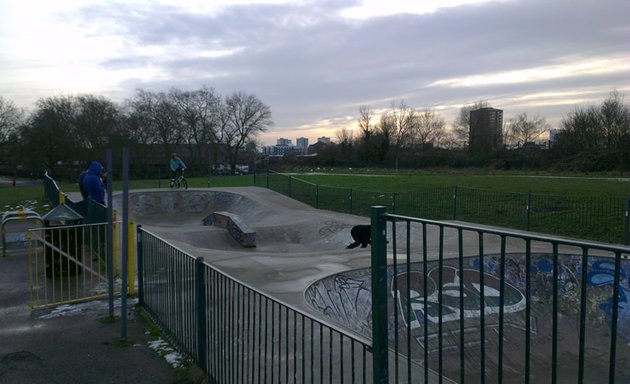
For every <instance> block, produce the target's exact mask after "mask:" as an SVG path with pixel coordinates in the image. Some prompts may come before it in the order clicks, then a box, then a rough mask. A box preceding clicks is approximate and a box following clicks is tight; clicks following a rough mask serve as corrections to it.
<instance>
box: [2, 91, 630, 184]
mask: <svg viewBox="0 0 630 384" xmlns="http://www.w3.org/2000/svg"><path fill="white" fill-rule="evenodd" d="M487 107H490V104H489V103H488V102H487V101H484V100H480V101H477V102H474V103H471V104H469V105H465V106H463V107H461V109H460V111H459V114H458V116H457V117H456V119H455V121H454V122H453V123H452V126H451V127H450V129H449V128H448V127H447V125H446V122H445V120H444V119H443V118H442V117H441V116H440V115H439V113H437V112H436V111H434V110H431V109H422V110H419V109H416V108H413V107H411V106H409V105H407V104H406V103H405V102H404V101H395V102H393V103H392V104H391V106H390V108H389V109H387V110H386V111H379V113H378V114H377V113H376V112H375V111H373V110H372V109H371V108H370V107H369V106H362V107H360V108H359V111H358V115H359V116H358V119H357V123H358V124H357V125H358V129H355V130H350V129H348V128H344V129H341V130H339V131H338V132H337V135H336V136H337V137H336V140H335V143H334V144H333V145H330V146H326V147H324V148H323V149H321V150H320V153H319V154H318V156H316V157H304V158H300V157H297V156H296V155H295V154H288V155H286V156H285V157H284V158H282V159H273V160H270V162H269V163H268V164H269V166H275V165H277V166H283V165H286V164H289V165H291V164H303V163H304V164H307V165H327V166H334V165H339V166H354V167H361V166H370V167H387V168H423V167H494V168H501V169H514V168H529V169H539V168H544V167H553V168H555V169H559V170H564V171H584V172H591V171H607V170H619V171H628V170H629V169H630V108H629V107H628V105H627V104H626V103H625V100H624V97H623V96H622V95H621V94H620V93H619V92H617V91H613V92H611V93H610V95H609V97H608V98H607V99H606V100H604V101H603V102H602V103H601V104H600V105H591V106H586V107H581V106H576V107H575V109H574V110H573V111H571V112H570V113H568V114H567V116H565V117H564V118H563V119H562V120H561V123H560V129H559V130H558V132H557V134H555V135H552V136H550V137H549V138H546V137H545V142H546V145H544V146H540V145H537V144H536V143H535V142H540V141H541V140H542V139H541V138H542V137H543V136H544V135H546V133H547V132H548V131H549V125H548V124H547V123H546V121H545V119H544V118H543V117H540V116H528V115H527V114H526V113H521V114H517V115H516V116H515V117H513V118H511V119H508V120H507V121H506V122H505V124H504V127H503V147H502V148H501V149H500V150H497V151H492V152H488V153H472V152H470V151H468V148H467V145H468V142H469V129H470V123H471V122H470V116H471V114H470V112H471V111H472V110H476V109H479V108H487ZM272 125H273V121H272V117H271V109H270V108H269V107H268V106H267V105H265V104H264V103H263V102H262V101H260V100H259V99H258V98H257V97H256V96H255V95H252V94H247V93H245V92H234V93H233V94H231V95H229V96H225V97H224V96H221V95H219V94H218V93H217V92H216V91H215V90H214V89H212V88H208V87H202V88H200V89H197V90H192V91H183V90H180V89H177V88H173V89H171V90H169V91H167V92H154V91H148V90H142V89H140V90H137V91H136V92H135V94H134V95H133V97H131V98H130V99H128V100H125V101H124V102H123V103H120V104H117V103H114V102H112V101H111V100H109V99H107V98H105V97H102V96H96V95H89V94H88V95H78V96H56V97H48V98H42V99H40V100H38V101H37V102H36V104H35V108H34V110H33V111H32V112H30V113H28V114H27V113H25V112H24V111H23V110H22V109H20V108H17V107H16V106H15V104H14V103H12V102H11V101H10V100H7V99H5V98H3V97H2V96H0V159H1V165H2V169H0V171H1V172H3V173H5V174H13V175H15V174H16V173H17V174H21V175H22V176H28V175H29V174H30V175H37V174H39V173H40V172H41V170H42V169H47V170H50V171H51V172H53V174H54V175H55V176H56V177H58V178H62V179H63V178H67V179H73V178H75V177H76V175H77V174H78V173H79V172H80V171H81V170H82V169H83V168H84V167H85V166H86V165H87V164H88V163H89V161H91V160H100V161H103V160H104V159H103V157H104V154H105V151H106V149H113V150H115V151H116V150H118V149H121V148H123V147H127V148H129V149H130V153H131V155H132V159H131V171H132V175H133V176H134V177H142V178H147V177H148V178H151V177H155V176H156V174H159V172H160V171H162V172H163V173H162V175H164V173H165V172H164V171H166V164H167V162H168V159H169V155H170V153H172V152H178V153H179V154H180V155H181V156H182V157H183V158H185V159H186V163H187V165H188V167H189V168H190V170H191V171H192V173H193V174H195V173H196V174H198V175H199V174H206V173H207V172H209V171H210V169H209V168H211V167H212V166H217V165H218V164H224V165H229V167H226V168H229V169H231V172H234V171H235V170H236V164H237V163H240V162H244V163H247V164H249V165H253V164H252V163H253V162H255V161H256V158H257V157H259V155H257V153H258V152H257V149H258V145H257V143H256V137H257V135H258V133H260V132H265V131H267V130H268V129H269V128H270V127H271V126H272ZM182 152H183V153H182ZM114 160H115V161H116V160H117V159H116V158H115V159H114ZM118 161H119V159H118ZM115 166H116V165H115Z"/></svg>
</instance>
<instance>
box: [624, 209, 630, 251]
mask: <svg viewBox="0 0 630 384" xmlns="http://www.w3.org/2000/svg"><path fill="white" fill-rule="evenodd" d="M625 215H626V216H625V217H624V220H623V227H624V230H623V234H624V244H625V245H628V244H629V243H630V234H629V233H628V232H630V197H629V198H628V200H626V212H625Z"/></svg>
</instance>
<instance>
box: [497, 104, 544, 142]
mask: <svg viewBox="0 0 630 384" xmlns="http://www.w3.org/2000/svg"><path fill="white" fill-rule="evenodd" d="M548 130H549V125H548V124H547V122H546V121H545V118H544V117H540V116H534V117H533V118H529V117H528V116H527V113H525V112H523V113H520V114H518V115H516V117H513V118H511V119H510V120H509V121H508V124H507V135H506V142H507V143H508V144H511V145H513V146H517V147H520V146H522V145H524V144H525V143H530V142H533V141H534V140H536V139H537V138H538V137H540V135H542V134H543V133H544V132H546V131H548Z"/></svg>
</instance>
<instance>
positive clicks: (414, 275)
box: [371, 207, 630, 383]
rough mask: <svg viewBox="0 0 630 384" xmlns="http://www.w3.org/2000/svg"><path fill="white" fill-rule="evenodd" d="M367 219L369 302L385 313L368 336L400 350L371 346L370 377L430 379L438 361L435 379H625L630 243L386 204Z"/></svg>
mask: <svg viewBox="0 0 630 384" xmlns="http://www.w3.org/2000/svg"><path fill="white" fill-rule="evenodd" d="M371 224H372V275H371V276H372V277H371V279H372V289H373V290H377V291H378V292H377V293H376V294H375V293H374V292H373V293H372V297H379V298H380V299H379V301H377V302H375V303H372V312H377V313H380V314H381V316H382V317H381V319H380V320H379V321H380V322H381V323H382V324H383V326H381V327H375V328H374V330H375V332H374V334H373V335H372V338H373V343H374V345H376V344H377V343H389V345H390V347H392V348H393V350H394V352H395V353H393V354H391V355H389V357H390V360H389V361H388V359H387V358H388V355H381V356H380V357H379V359H380V361H378V359H376V358H375V363H374V364H375V366H378V367H380V369H381V371H380V373H379V376H377V378H384V379H383V380H386V378H387V377H389V378H390V379H391V378H392V376H393V378H394V379H393V381H392V382H396V383H399V382H408V383H412V382H414V383H415V382H420V381H424V382H426V381H427V380H428V378H429V375H430V374H431V372H433V371H436V372H437V374H438V375H439V379H438V382H443V381H446V380H453V381H456V382H460V383H464V382H471V383H502V382H525V383H530V382H551V383H584V382H600V383H601V382H608V383H619V382H627V381H628V380H629V378H630V367H628V365H627V361H628V359H630V348H629V347H628V345H629V344H628V342H629V341H630V306H629V305H628V300H629V299H630V285H629V280H628V279H629V276H630V274H628V272H629V271H630V262H629V261H628V257H629V256H630V248H629V247H622V246H612V245H606V244H601V243H591V242H582V241H571V240H564V239H560V238H555V237H546V236H538V235H532V234H527V233H519V232H515V231H508V230H500V229H493V228H487V227H482V226H474V225H462V224H454V223H446V222H440V221H432V220H425V219H418V218H413V217H407V216H402V215H396V214H389V213H387V212H386V209H385V207H372V211H371ZM387 242H389V244H387ZM388 261H389V265H388V264H387V262H388ZM375 281H376V282H377V284H374V282H375ZM375 295H376V296H375ZM375 321H376V320H375ZM385 324H387V326H385ZM375 355H376V352H375ZM391 358H393V361H391ZM418 365H420V366H421V367H423V369H422V371H421V372H420V373H418V372H417V366H418ZM388 369H389V371H388Z"/></svg>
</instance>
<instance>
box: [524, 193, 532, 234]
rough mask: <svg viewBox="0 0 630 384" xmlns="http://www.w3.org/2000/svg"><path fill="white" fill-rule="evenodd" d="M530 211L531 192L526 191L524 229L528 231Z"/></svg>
mask: <svg viewBox="0 0 630 384" xmlns="http://www.w3.org/2000/svg"><path fill="white" fill-rule="evenodd" d="M531 212H532V193H531V192H528V193H527V201H526V202H525V230H526V231H529V226H530V221H529V220H530V218H531Z"/></svg>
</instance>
